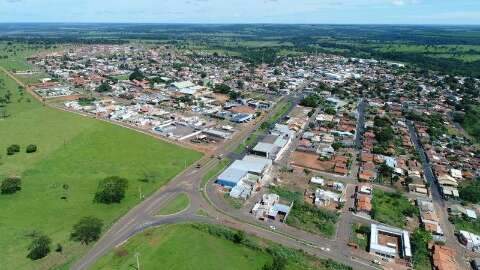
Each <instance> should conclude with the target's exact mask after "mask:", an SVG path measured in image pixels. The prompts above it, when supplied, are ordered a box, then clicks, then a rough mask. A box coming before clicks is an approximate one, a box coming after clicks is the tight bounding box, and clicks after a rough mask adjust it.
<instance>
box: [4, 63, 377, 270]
mask: <svg viewBox="0 0 480 270" xmlns="http://www.w3.org/2000/svg"><path fill="white" fill-rule="evenodd" d="M0 69H1V70H2V71H3V72H5V73H6V74H7V75H8V76H10V77H11V78H12V79H13V80H15V81H16V82H17V83H18V84H19V85H22V86H23V87H25V88H26V90H27V91H28V92H29V93H30V94H31V95H32V96H34V97H35V98H37V99H39V100H40V101H42V102H43V100H42V99H41V97H39V96H38V95H36V93H33V92H32V91H31V89H29V88H28V87H27V86H26V85H24V84H23V83H22V82H21V81H19V80H18V79H17V78H16V77H15V76H13V74H11V73H10V72H8V71H7V70H5V69H4V68H3V67H0ZM284 98H292V96H287V97H284ZM294 101H295V102H294V103H295V104H298V99H297V98H295V99H294ZM55 108H56V109H59V108H57V107H55ZM67 111H68V110H67ZM69 112H70V111H69ZM272 113H273V110H272V111H271V112H270V113H269V114H268V115H267V116H266V119H268V117H271V115H272ZM260 123H261V121H259V123H258V124H256V125H253V126H251V127H249V128H247V129H244V130H242V131H240V132H239V134H237V135H236V136H235V137H234V138H233V139H232V141H231V142H230V143H229V144H228V145H226V146H225V147H224V148H222V149H221V150H219V151H217V154H219V155H229V154H231V153H232V152H233V150H234V149H235V147H236V146H237V145H239V144H240V143H241V142H243V141H244V140H245V139H246V138H247V137H248V136H249V135H250V134H251V133H253V132H254V131H255V130H256V129H258V128H259V126H260ZM137 131H138V130H137ZM218 162H219V161H218V160H217V159H215V158H213V159H212V158H210V157H207V156H205V157H204V158H203V159H201V160H200V161H198V163H200V164H203V166H202V168H199V169H198V168H196V167H195V166H191V167H189V168H187V169H186V170H185V171H184V172H183V173H181V174H180V175H178V176H177V177H175V178H174V179H172V180H171V181H170V182H169V184H167V185H166V186H164V187H162V188H160V189H159V190H158V191H157V192H155V193H154V194H153V195H152V196H150V197H148V198H147V199H145V200H144V201H142V202H141V203H140V204H138V205H137V206H135V207H134V208H133V209H131V210H130V211H129V212H128V213H127V214H126V215H125V216H123V217H122V218H120V219H119V220H118V221H117V222H116V223H115V224H114V225H113V226H112V227H111V228H110V229H109V230H108V231H107V232H106V233H105V234H104V235H103V236H102V238H101V239H100V240H99V241H98V242H97V243H95V244H94V246H93V247H92V248H91V249H90V250H89V251H88V253H87V254H85V256H83V258H81V259H80V260H79V261H77V262H76V263H75V264H74V265H73V266H72V268H71V269H74V270H80V269H88V268H89V267H90V266H91V265H92V264H93V263H94V262H95V261H96V260H98V259H99V258H100V257H101V256H103V255H105V254H106V253H108V252H109V251H110V250H111V249H112V248H114V247H116V246H118V245H121V244H122V243H124V242H125V241H127V240H128V239H129V238H130V237H132V236H133V235H135V234H137V233H139V232H141V231H143V230H145V229H147V228H150V227H154V226H159V225H163V224H174V223H182V222H207V223H215V224H222V225H225V226H229V227H233V228H236V229H240V230H244V231H246V232H247V233H250V234H253V235H256V236H258V237H261V238H264V239H268V240H271V241H274V242H276V243H280V244H282V245H285V246H288V247H292V248H295V249H301V250H304V251H305V252H307V253H309V254H311V255H314V256H319V257H325V258H331V259H333V260H335V261H338V262H342V263H344V264H347V265H350V266H352V267H354V268H355V269H374V268H375V267H374V266H372V265H370V264H369V262H368V261H365V260H362V259H359V258H355V257H353V256H351V254H350V253H349V252H345V246H344V243H338V242H336V241H335V239H334V240H330V239H326V238H323V237H320V236H318V235H312V234H310V233H307V232H304V231H300V230H297V229H295V228H291V227H288V226H284V228H283V232H282V230H279V231H271V230H270V229H269V228H268V227H266V226H261V225H259V224H258V223H257V224H256V223H255V222H254V221H251V222H248V221H245V220H244V218H245V217H241V218H238V217H237V218H236V217H235V216H231V215H228V214H227V213H224V212H223V211H221V210H220V209H218V208H216V207H215V205H213V204H212V202H211V201H210V200H209V199H208V195H206V196H203V195H204V194H206V193H203V192H202V187H201V182H202V181H201V180H202V178H203V176H204V175H206V174H207V173H208V172H209V170H211V169H212V168H214V167H215V166H216V165H217V164H218ZM180 193H186V194H187V195H188V196H189V197H190V200H191V204H190V207H189V208H188V209H186V210H184V211H182V212H180V213H178V214H174V215H170V216H155V213H157V212H158V210H159V209H160V208H161V207H162V206H164V205H165V204H166V203H168V202H169V200H171V199H173V198H174V197H175V196H177V195H178V194H180ZM206 198H207V199H206ZM200 209H201V210H202V212H203V213H204V214H202V215H199V210H200ZM219 210H220V211H219ZM205 214H206V215H205ZM341 242H343V241H341ZM324 247H328V248H330V250H331V251H325V250H322V248H324Z"/></svg>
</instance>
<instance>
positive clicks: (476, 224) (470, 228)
mask: <svg viewBox="0 0 480 270" xmlns="http://www.w3.org/2000/svg"><path fill="white" fill-rule="evenodd" d="M450 220H451V221H452V223H453V224H454V225H455V229H456V230H458V231H459V230H463V231H467V232H471V233H475V234H480V221H479V220H474V219H470V218H468V217H452V218H451V219H450Z"/></svg>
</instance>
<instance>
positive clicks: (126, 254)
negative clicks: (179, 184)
mask: <svg viewBox="0 0 480 270" xmlns="http://www.w3.org/2000/svg"><path fill="white" fill-rule="evenodd" d="M135 252H139V253H140V260H141V265H140V267H141V269H159V268H161V269H176V270H182V269H185V270H187V269H196V270H202V269H205V270H213V269H232V270H233V269H238V270H240V269H245V270H247V269H260V268H261V267H262V265H263V264H265V263H267V262H269V261H270V260H271V259H270V256H269V255H268V254H266V253H264V252H257V251H255V250H252V249H249V248H248V247H245V246H243V245H237V244H234V243H233V242H231V241H228V240H226V239H222V238H219V237H216V236H213V235H210V234H208V233H206V232H203V231H199V230H197V229H195V228H193V227H192V226H190V225H170V226H165V227H160V228H157V229H154V230H149V231H146V232H144V233H142V234H140V235H138V236H136V237H134V238H132V239H131V240H130V241H129V242H128V243H127V244H126V245H125V246H123V247H121V248H119V249H117V250H116V251H114V252H111V253H109V254H108V255H107V256H105V257H104V258H102V259H100V260H99V261H98V262H97V263H96V265H95V266H94V267H93V269H103V270H107V269H112V270H113V269H118V270H121V269H125V270H127V269H132V268H131V265H135V266H136V260H135V257H134V254H135Z"/></svg>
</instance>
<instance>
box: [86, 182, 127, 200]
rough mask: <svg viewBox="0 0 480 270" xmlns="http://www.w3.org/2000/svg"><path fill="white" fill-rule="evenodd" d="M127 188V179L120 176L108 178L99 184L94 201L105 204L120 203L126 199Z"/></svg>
mask: <svg viewBox="0 0 480 270" xmlns="http://www.w3.org/2000/svg"><path fill="white" fill-rule="evenodd" d="M127 187H128V181H127V179H125V178H121V177H118V176H111V177H107V178H105V179H103V180H102V181H100V183H99V184H98V188H97V192H96V193H95V198H94V200H95V202H99V203H105V204H111V203H119V202H120V201H121V200H122V199H123V198H124V197H125V191H126V190H127Z"/></svg>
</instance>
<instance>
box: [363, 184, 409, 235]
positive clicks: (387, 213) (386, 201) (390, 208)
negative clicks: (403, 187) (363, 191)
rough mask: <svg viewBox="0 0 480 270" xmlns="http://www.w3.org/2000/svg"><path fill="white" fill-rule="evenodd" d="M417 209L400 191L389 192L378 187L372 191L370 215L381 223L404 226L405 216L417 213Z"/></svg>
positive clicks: (405, 222) (405, 223)
mask: <svg viewBox="0 0 480 270" xmlns="http://www.w3.org/2000/svg"><path fill="white" fill-rule="evenodd" d="M417 213H418V209H417V208H416V207H415V206H413V205H412V204H411V203H410V202H409V201H408V200H407V198H405V197H404V196H402V195H401V194H400V193H389V192H384V191H382V190H379V189H375V190H374V191H373V200H372V217H373V219H375V220H377V221H380V222H382V223H385V224H388V225H391V226H395V227H399V228H404V227H405V226H406V225H407V217H413V216H415V215H417Z"/></svg>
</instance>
